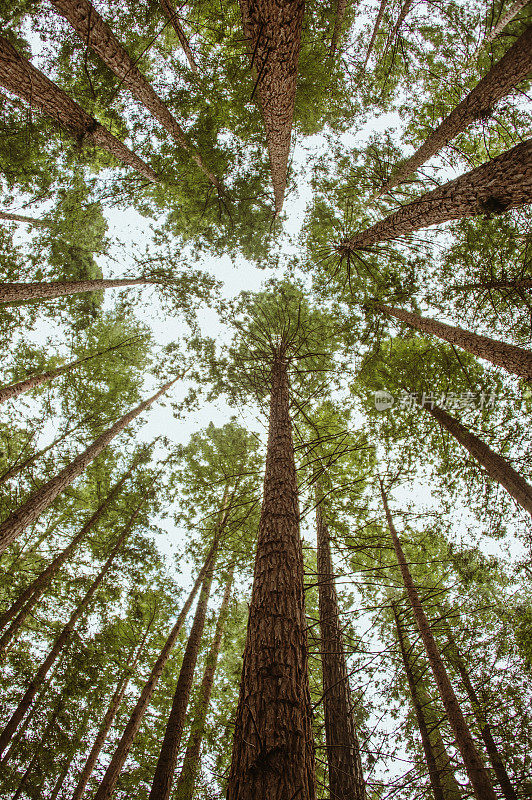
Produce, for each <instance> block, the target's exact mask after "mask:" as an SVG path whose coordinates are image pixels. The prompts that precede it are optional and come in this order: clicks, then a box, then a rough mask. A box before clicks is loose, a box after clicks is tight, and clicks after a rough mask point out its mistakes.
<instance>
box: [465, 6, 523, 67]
mask: <svg viewBox="0 0 532 800" xmlns="http://www.w3.org/2000/svg"><path fill="white" fill-rule="evenodd" d="M529 3H530V0H515V3H513V4H512V5H511V6H510V8H508V10H507V11H506V12H505V13H504V14H502V15H501V17H500V19H499V21H498V22H497V24H496V25H494V27H493V28H492V29H491V30H490V32H489V33H488V34H487V35H486V36H485V37H484V39H483V41H482V42H481V43H480V45H479V47H478V48H477V52H476V53H475V55H476V54H477V53H478V52H479V51H480V50H482V48H483V47H486V45H488V44H490V42H493V41H494V39H496V38H497V36H498V35H499V33H502V31H503V30H504V28H506V26H507V25H508V23H509V22H511V21H512V20H513V18H514V17H516V16H517V15H518V14H519V12H520V11H521V9H522V8H524V7H525V6H527V5H528V4H529Z"/></svg>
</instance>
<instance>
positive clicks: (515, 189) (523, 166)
mask: <svg viewBox="0 0 532 800" xmlns="http://www.w3.org/2000/svg"><path fill="white" fill-rule="evenodd" d="M531 201H532V139H527V140H526V141H525V142H522V143H521V144H518V145H516V146H515V147H512V149H511V150H508V151H507V152H506V153H503V154H502V155H500V156H497V157H496V158H492V159H491V161H488V162H487V164H483V165H482V166H480V167H476V169H472V170H471V171H470V172H466V173H465V175H461V176H460V177H459V178H456V179H455V180H454V181H449V183H446V184H444V185H443V186H440V187H439V188H438V189H434V190H433V191H432V192H427V194H424V195H423V196H422V197H420V198H419V199H418V200H414V201H413V202H412V203H408V205H406V206H403V207H402V208H400V209H399V210H398V211H395V212H394V213H393V214H390V215H389V216H388V217H385V218H384V219H383V220H381V221H380V222H376V223H375V225H372V226H371V227H369V228H367V229H366V230H364V231H361V232H360V233H357V234H355V235H354V236H352V237H351V238H349V239H343V240H342V241H340V242H339V244H338V245H337V247H336V249H337V251H338V253H340V255H343V256H348V255H349V253H351V252H353V251H355V250H364V249H365V248H369V247H371V246H372V245H374V244H377V243H378V242H385V241H389V240H390V239H398V238H399V237H400V236H406V235H407V234H409V233H413V232H414V231H419V230H421V229H422V228H428V227H430V226H431V225H437V224H439V223H441V222H447V221H448V220H451V219H462V218H463V217H474V216H477V215H479V214H500V213H502V212H504V211H508V210H509V209H511V208H519V206H522V205H525V204H527V203H530V202H531Z"/></svg>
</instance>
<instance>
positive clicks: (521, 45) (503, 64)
mask: <svg viewBox="0 0 532 800" xmlns="http://www.w3.org/2000/svg"><path fill="white" fill-rule="evenodd" d="M407 2H408V0H407ZM405 5H406V4H405ZM531 70H532V25H530V26H529V27H528V28H527V29H526V30H525V32H524V33H522V34H521V36H520V37H519V39H518V40H517V41H516V42H515V44H513V45H512V47H510V49H509V50H508V51H507V52H506V53H505V55H504V56H503V57H502V58H501V60H500V61H499V62H498V63H497V64H495V66H494V67H492V68H491V69H490V71H489V72H488V73H487V75H485V76H484V77H483V78H482V80H481V81H479V83H477V85H476V86H475V88H474V89H473V90H472V91H471V92H469V94H468V95H467V96H466V97H465V98H464V99H463V100H462V102H461V103H459V105H457V106H456V108H455V109H453V111H451V113H450V114H449V115H448V116H447V117H445V119H444V120H443V122H441V123H440V125H438V127H437V128H435V130H433V131H432V133H431V134H430V135H429V136H428V138H427V139H425V141H424V142H423V144H422V145H421V147H420V148H419V149H418V150H416V152H415V153H414V155H413V156H411V157H410V158H408V159H407V160H406V161H404V162H403V163H402V164H400V166H399V167H398V169H397V170H396V172H395V173H394V174H392V176H391V177H390V178H389V179H388V180H387V181H386V183H385V184H384V186H383V187H382V188H381V189H380V190H379V192H378V194H377V195H376V196H377V197H379V196H380V195H382V194H384V193H385V192H388V191H389V190H390V189H392V188H393V187H394V186H397V185H398V184H400V183H403V181H405V180H406V179H407V178H408V176H409V175H410V173H412V172H415V171H416V170H417V169H419V167H421V166H423V164H424V163H425V162H426V161H428V160H429V158H432V156H433V155H435V154H436V153H438V152H439V151H440V150H441V149H442V148H443V147H445V145H446V144H448V143H449V142H450V141H451V139H454V137H455V136H456V135H457V134H458V133H461V131H465V130H466V128H468V127H469V125H471V124H472V123H473V122H475V121H476V120H478V119H483V118H484V117H487V116H489V115H490V114H491V111H492V109H493V107H494V105H495V104H496V103H498V102H499V100H502V98H503V97H505V96H506V95H507V94H508V93H509V92H510V91H511V90H512V89H513V88H515V86H517V85H518V84H519V83H521V81H523V80H525V78H526V77H527V75H529V73H530V71H531Z"/></svg>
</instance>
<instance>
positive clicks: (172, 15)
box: [160, 0, 199, 75]
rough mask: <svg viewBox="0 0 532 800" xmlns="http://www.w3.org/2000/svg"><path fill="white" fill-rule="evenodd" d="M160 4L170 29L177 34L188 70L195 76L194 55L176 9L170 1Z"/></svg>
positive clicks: (196, 71) (163, 0)
mask: <svg viewBox="0 0 532 800" xmlns="http://www.w3.org/2000/svg"><path fill="white" fill-rule="evenodd" d="M160 2H161V8H162V10H163V11H164V13H165V14H166V16H167V17H168V19H169V20H170V22H171V23H172V27H173V29H174V31H175V32H176V34H177V38H178V39H179V44H180V45H181V47H182V48H183V51H184V53H185V55H186V57H187V60H188V64H189V67H190V69H191V70H192V72H194V74H195V75H197V74H198V72H199V70H198V65H197V64H196V60H195V58H194V54H193V52H192V50H191V48H190V43H189V41H188V39H187V37H186V36H185V31H184V30H183V28H182V27H181V24H180V22H179V17H178V12H177V9H176V8H174V6H173V5H172V3H171V2H170V0H160Z"/></svg>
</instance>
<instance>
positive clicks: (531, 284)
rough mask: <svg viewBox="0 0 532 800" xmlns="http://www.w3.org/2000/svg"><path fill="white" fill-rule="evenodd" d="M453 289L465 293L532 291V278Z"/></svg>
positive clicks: (503, 280) (483, 283)
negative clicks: (478, 291)
mask: <svg viewBox="0 0 532 800" xmlns="http://www.w3.org/2000/svg"><path fill="white" fill-rule="evenodd" d="M451 288H452V289H456V290H460V291H465V290H467V289H532V278H517V279H516V280H511V279H507V280H506V279H503V278H502V279H500V280H486V281H476V282H474V283H463V284H462V285H461V286H452V287H451Z"/></svg>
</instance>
